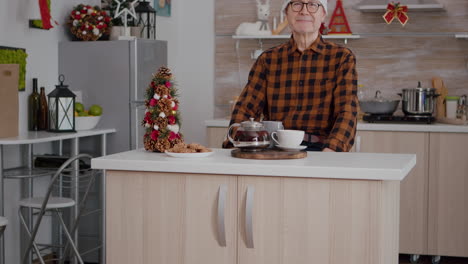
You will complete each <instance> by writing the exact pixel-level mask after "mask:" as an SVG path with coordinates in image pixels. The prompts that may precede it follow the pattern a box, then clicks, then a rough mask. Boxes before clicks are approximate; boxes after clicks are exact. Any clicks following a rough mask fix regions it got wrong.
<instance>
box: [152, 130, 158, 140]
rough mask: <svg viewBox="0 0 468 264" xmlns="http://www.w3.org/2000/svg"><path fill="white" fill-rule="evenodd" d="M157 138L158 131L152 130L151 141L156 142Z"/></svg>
mask: <svg viewBox="0 0 468 264" xmlns="http://www.w3.org/2000/svg"><path fill="white" fill-rule="evenodd" d="M158 137H159V131H158V130H153V132H151V139H152V140H158Z"/></svg>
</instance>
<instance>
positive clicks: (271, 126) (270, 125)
mask: <svg viewBox="0 0 468 264" xmlns="http://www.w3.org/2000/svg"><path fill="white" fill-rule="evenodd" d="M262 123H263V126H264V127H265V129H266V131H268V134H269V135H270V136H271V133H273V132H275V131H278V130H280V129H284V126H283V122H281V121H262ZM275 145H278V144H276V143H275V142H274V141H273V140H271V143H270V147H271V148H272V147H274V146H275Z"/></svg>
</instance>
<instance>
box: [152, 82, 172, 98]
mask: <svg viewBox="0 0 468 264" xmlns="http://www.w3.org/2000/svg"><path fill="white" fill-rule="evenodd" d="M154 93H155V94H158V95H159V96H164V95H170V89H169V88H167V87H166V86H165V85H162V84H160V85H158V86H156V87H155V88H154Z"/></svg>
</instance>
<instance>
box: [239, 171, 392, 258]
mask: <svg viewBox="0 0 468 264" xmlns="http://www.w3.org/2000/svg"><path fill="white" fill-rule="evenodd" d="M398 195H399V182H382V181H351V180H327V179H308V178H281V177H247V176H239V180H238V199H239V202H238V208H239V212H238V217H239V218H238V229H239V238H238V252H239V253H238V254H239V256H238V262H237V263H238V264H304V263H323V264H343V263H349V264H383V263H385V264H387V263H388V264H390V263H391V264H394V263H397V262H398V231H397V230H398V229H397V228H398V212H399V200H398ZM389 252H390V253H389Z"/></svg>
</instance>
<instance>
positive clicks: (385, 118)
mask: <svg viewBox="0 0 468 264" xmlns="http://www.w3.org/2000/svg"><path fill="white" fill-rule="evenodd" d="M362 119H363V120H364V121H366V122H369V123H423V124H431V123H433V122H434V121H435V117H433V116H430V115H403V116H399V115H364V116H363V117H362Z"/></svg>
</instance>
